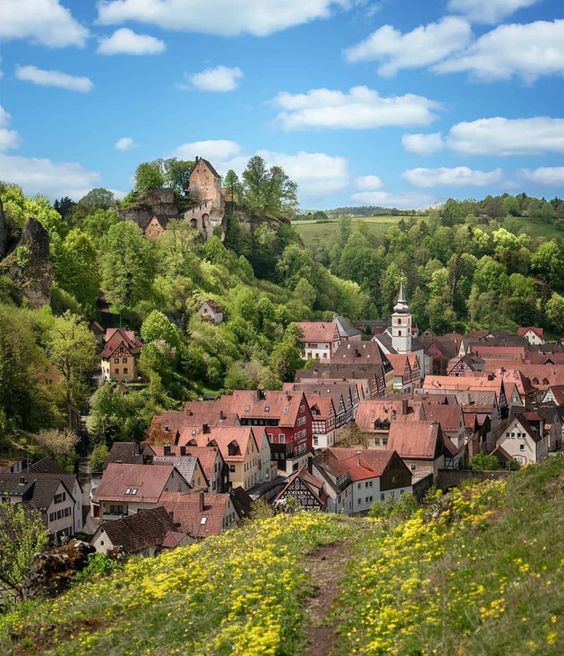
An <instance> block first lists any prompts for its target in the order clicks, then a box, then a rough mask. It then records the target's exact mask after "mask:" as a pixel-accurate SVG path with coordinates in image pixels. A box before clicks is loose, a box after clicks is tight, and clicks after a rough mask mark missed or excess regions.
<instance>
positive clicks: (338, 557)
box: [304, 540, 352, 656]
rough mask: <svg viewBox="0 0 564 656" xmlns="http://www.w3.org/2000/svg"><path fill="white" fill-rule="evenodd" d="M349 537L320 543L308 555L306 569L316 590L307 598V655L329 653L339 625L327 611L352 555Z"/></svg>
mask: <svg viewBox="0 0 564 656" xmlns="http://www.w3.org/2000/svg"><path fill="white" fill-rule="evenodd" d="M351 546H352V545H351V544H350V542H349V541H346V540H345V541H341V542H335V543H333V544H329V545H327V546H324V547H321V548H320V549H317V551H314V552H313V553H312V554H310V555H309V556H308V557H307V558H306V562H305V570H306V572H307V573H308V574H309V576H310V579H311V583H312V587H313V593H312V596H311V597H309V598H308V599H307V600H306V603H305V607H304V610H305V613H306V620H305V624H304V635H305V638H306V647H305V649H304V656H329V654H330V653H331V650H332V648H333V645H334V642H335V637H336V633H335V631H336V626H335V625H333V624H332V623H331V622H330V621H329V619H328V615H329V613H330V612H331V610H332V609H333V602H334V601H335V599H336V597H337V595H338V594H339V589H340V583H341V579H342V577H343V574H344V568H345V566H346V564H347V562H348V560H349V558H350V555H351Z"/></svg>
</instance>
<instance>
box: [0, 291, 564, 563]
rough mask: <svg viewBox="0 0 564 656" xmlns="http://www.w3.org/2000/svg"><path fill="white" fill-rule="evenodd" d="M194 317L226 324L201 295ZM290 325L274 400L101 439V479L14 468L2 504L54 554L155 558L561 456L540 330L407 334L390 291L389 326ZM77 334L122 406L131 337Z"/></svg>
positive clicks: (548, 359)
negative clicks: (277, 519) (27, 513)
mask: <svg viewBox="0 0 564 656" xmlns="http://www.w3.org/2000/svg"><path fill="white" fill-rule="evenodd" d="M199 315H200V319H201V321H203V322H208V323H209V324H210V325H212V326H218V325H220V324H221V323H222V322H223V321H224V315H223V310H222V308H221V307H220V306H219V305H218V304H217V303H215V302H214V301H212V300H211V299H209V300H207V301H205V302H204V303H202V305H201V307H200V310H199ZM299 328H300V331H301V336H302V337H301V342H302V348H303V357H304V360H305V361H306V362H307V366H306V367H305V368H303V369H300V370H298V371H297V372H296V375H295V380H294V382H289V383H285V384H284V385H283V388H282V389H281V390H268V389H264V390H263V389H259V390H233V391H232V392H231V393H229V394H223V395H221V396H219V397H216V398H205V399H201V400H197V401H189V402H186V404H185V405H184V408H183V409H182V410H180V411H168V412H164V413H161V414H158V415H156V416H154V417H153V419H152V421H151V423H150V426H149V429H148V430H147V431H146V435H145V439H144V440H143V441H141V442H116V443H114V445H113V447H112V449H111V451H110V453H109V457H108V458H107V461H106V463H105V464H104V466H103V469H102V470H101V471H93V472H91V475H88V476H87V477H86V478H85V477H84V476H82V477H81V479H80V480H79V478H78V477H77V476H76V475H75V474H72V473H68V472H65V471H64V470H63V469H62V468H61V467H60V466H59V465H58V464H57V463H55V462H54V461H52V460H49V459H43V460H40V461H38V462H34V463H29V462H25V461H18V462H14V463H12V464H11V465H10V467H9V468H7V469H6V470H4V471H2V472H0V489H1V491H2V497H3V498H4V499H5V500H6V501H9V502H10V503H21V502H23V503H25V504H29V505H30V506H33V507H35V508H37V510H39V511H40V512H41V513H42V517H43V521H44V523H45V525H46V527H47V528H48V531H49V534H50V536H51V541H52V543H53V544H60V543H64V542H66V541H67V540H68V539H69V538H70V537H71V536H75V535H80V536H81V537H84V536H87V538H88V540H89V541H90V544H91V545H92V546H93V547H94V548H95V549H96V551H98V552H101V553H104V554H110V555H111V554H112V553H117V552H119V553H121V554H125V555H126V556H131V555H154V554H156V553H159V552H161V551H163V550H168V549H172V548H175V547H177V546H179V545H184V544H190V543H192V542H195V541H199V540H202V539H204V538H207V537H209V536H214V535H219V534H220V533H222V532H224V531H226V530H229V529H231V528H232V527H234V526H237V525H238V524H239V523H240V522H241V521H242V520H244V519H245V518H248V517H250V516H252V514H253V507H254V506H255V505H256V503H257V502H261V503H263V504H268V506H270V507H271V508H272V510H273V511H274V512H294V511H295V510H297V509H303V510H306V511H316V512H327V513H338V514H343V515H347V516H362V515H365V514H366V513H368V511H370V509H371V507H372V506H373V505H374V504H375V503H381V502H387V503H392V502H399V500H400V499H401V497H402V495H404V494H410V495H411V494H413V495H415V497H416V498H417V499H422V498H423V497H424V495H425V493H426V491H427V490H428V489H429V488H431V487H433V486H434V487H438V488H440V489H449V488H451V487H453V486H456V485H457V484H459V483H460V482H462V481H463V480H465V479H468V478H472V477H491V476H493V477H506V476H507V475H510V472H511V471H512V470H515V469H518V468H521V467H525V466H527V465H531V464H535V463H538V462H540V461H541V460H543V459H545V458H549V457H551V456H553V455H555V454H556V453H557V452H559V451H561V449H562V443H563V437H564V348H563V347H562V345H561V344H559V343H556V342H553V343H551V342H545V340H544V334H543V330H542V329H539V328H537V327H534V326H527V327H522V328H520V329H519V331H518V334H508V333H503V334H493V333H490V332H488V331H475V332H471V333H468V334H467V335H461V334H458V333H449V334H445V335H435V334H434V333H433V332H432V331H430V330H426V331H425V332H423V333H421V334H419V331H418V328H417V326H415V325H413V323H412V315H411V312H410V308H409V303H408V299H406V297H405V294H404V290H403V285H401V286H400V289H399V293H398V298H397V303H396V304H395V306H394V309H393V313H392V315H391V317H390V318H389V320H388V321H387V322H378V321H364V322H363V321H360V322H357V323H356V325H352V323H351V322H350V321H349V320H348V319H346V318H345V317H339V316H336V317H335V318H334V319H333V320H332V321H326V322H320V321H314V322H302V323H300V324H299ZM90 329H91V330H92V331H93V332H94V334H95V336H96V339H97V341H98V344H99V358H100V373H101V379H102V380H105V381H109V382H111V383H112V384H113V385H115V386H116V387H117V388H118V389H120V390H121V392H122V393H123V394H127V393H128V392H127V384H128V383H129V382H131V381H136V380H137V379H138V370H137V358H138V354H139V351H140V347H141V340H140V338H139V337H138V335H136V334H135V332H133V331H132V330H129V329H126V328H107V329H104V328H103V327H102V326H101V325H100V323H98V322H93V323H92V324H91V326H90ZM483 456H488V457H489V463H490V464H489V465H488V466H485V467H480V466H479V464H478V463H479V462H480V458H483ZM492 458H493V466H492V464H491V463H492ZM480 469H488V470H490V471H480Z"/></svg>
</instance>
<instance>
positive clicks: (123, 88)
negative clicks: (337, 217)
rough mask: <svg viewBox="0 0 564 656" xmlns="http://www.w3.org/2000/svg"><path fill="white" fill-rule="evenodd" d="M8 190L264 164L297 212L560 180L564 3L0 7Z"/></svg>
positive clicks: (130, 1)
mask: <svg viewBox="0 0 564 656" xmlns="http://www.w3.org/2000/svg"><path fill="white" fill-rule="evenodd" d="M0 41H1V49H0V53H1V59H0V70H1V71H2V77H1V79H0V179H3V180H8V181H14V182H17V183H18V184H20V185H21V186H22V187H23V188H24V190H25V191H27V192H28V193H45V194H47V195H49V196H50V197H51V198H54V197H57V196H61V195H63V194H69V195H71V196H73V197H75V198H78V197H80V196H81V195H82V194H83V193H85V192H86V191H88V189H90V188H92V187H93V186H105V187H108V188H110V189H113V190H116V191H119V192H121V193H123V192H126V191H128V190H129V189H130V188H131V186H132V176H133V173H134V171H135V167H136V165H137V164H138V163H139V162H141V161H146V160H149V159H154V158H156V157H164V156H171V155H176V156H179V157H186V158H188V157H190V158H192V157H193V156H194V155H196V154H199V155H202V156H204V157H208V158H209V159H211V161H212V162H213V163H214V164H215V165H216V166H217V168H218V169H219V170H220V172H222V173H225V172H226V170H227V169H228V168H234V169H235V170H237V171H238V172H240V171H241V170H242V168H243V167H244V164H245V161H246V160H247V159H248V157H249V156H251V155H253V154H255V153H257V152H258V153H261V154H263V156H264V157H265V158H266V159H267V160H268V161H269V162H271V163H277V164H281V165H282V166H283V167H284V168H285V169H286V171H287V172H288V173H289V174H290V175H291V176H292V177H293V178H294V179H296V180H297V181H298V183H299V195H300V201H301V204H302V206H303V207H308V208H313V207H320V208H327V207H334V206H337V205H351V204H354V205H362V204H377V205H384V206H397V207H424V206H427V205H429V204H434V203H437V202H441V201H444V200H446V199H447V198H449V197H454V198H465V197H474V198H481V197H483V196H485V195H486V194H488V193H491V194H498V193H502V192H504V191H508V192H510V193H520V192H521V191H526V192H527V193H529V194H531V195H538V196H545V197H547V198H548V197H550V198H551V197H553V196H556V195H560V196H561V195H563V193H564V192H563V188H564V117H562V109H561V107H562V101H563V99H564V78H563V74H564V7H563V6H562V2H561V0H425V1H424V2H423V1H419V0H382V1H380V2H374V1H371V0H105V1H103V2H95V1H94V0H92V1H90V0H0Z"/></svg>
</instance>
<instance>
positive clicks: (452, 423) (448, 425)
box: [423, 403, 463, 433]
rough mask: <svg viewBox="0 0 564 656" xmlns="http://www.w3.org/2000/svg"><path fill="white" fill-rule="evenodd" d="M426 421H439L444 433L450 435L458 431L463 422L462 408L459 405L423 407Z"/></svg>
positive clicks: (430, 405) (427, 405)
mask: <svg viewBox="0 0 564 656" xmlns="http://www.w3.org/2000/svg"><path fill="white" fill-rule="evenodd" d="M423 407H424V412H425V419H427V420H428V421H438V422H439V423H440V425H441V428H442V429H443V431H448V432H450V433H452V432H454V431H458V429H459V428H460V425H461V423H462V421H463V413H462V408H461V406H459V405H440V404H437V403H428V404H426V405H424V406H423Z"/></svg>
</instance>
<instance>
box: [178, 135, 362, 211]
mask: <svg viewBox="0 0 564 656" xmlns="http://www.w3.org/2000/svg"><path fill="white" fill-rule="evenodd" d="M255 154H257V155H260V156H261V157H262V158H263V159H264V160H265V161H266V163H267V165H268V166H281V167H282V168H283V169H284V171H286V173H287V174H288V176H289V177H290V178H291V179H292V180H295V181H296V182H297V183H298V194H299V196H300V199H304V200H305V199H310V198H317V197H320V196H325V195H327V194H330V193H332V192H336V191H340V190H341V189H343V188H344V187H346V186H347V184H348V182H349V174H348V163H347V160H346V159H345V158H343V157H337V156H333V155H327V154H326V153H307V152H304V151H300V152H299V153H296V154H287V153H280V152H275V151H271V150H259V151H257V152H256V153H255ZM172 155H173V156H174V157H179V158H181V159H194V158H195V157H196V156H197V155H199V156H201V157H205V158H206V159H209V160H210V161H211V162H213V165H214V167H215V168H216V169H217V170H218V171H219V173H220V174H221V175H225V174H226V173H227V171H228V170H229V169H233V170H234V171H235V172H236V173H237V174H239V175H240V174H241V173H242V172H243V170H244V169H245V167H246V165H247V162H248V161H249V158H250V157H251V154H248V153H245V152H243V148H242V147H241V145H240V144H238V143H237V142H236V141H229V140H227V139H210V140H207V141H194V142H191V143H185V144H182V145H180V146H179V147H178V148H177V149H176V150H175V151H174V152H173V153H172Z"/></svg>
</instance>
